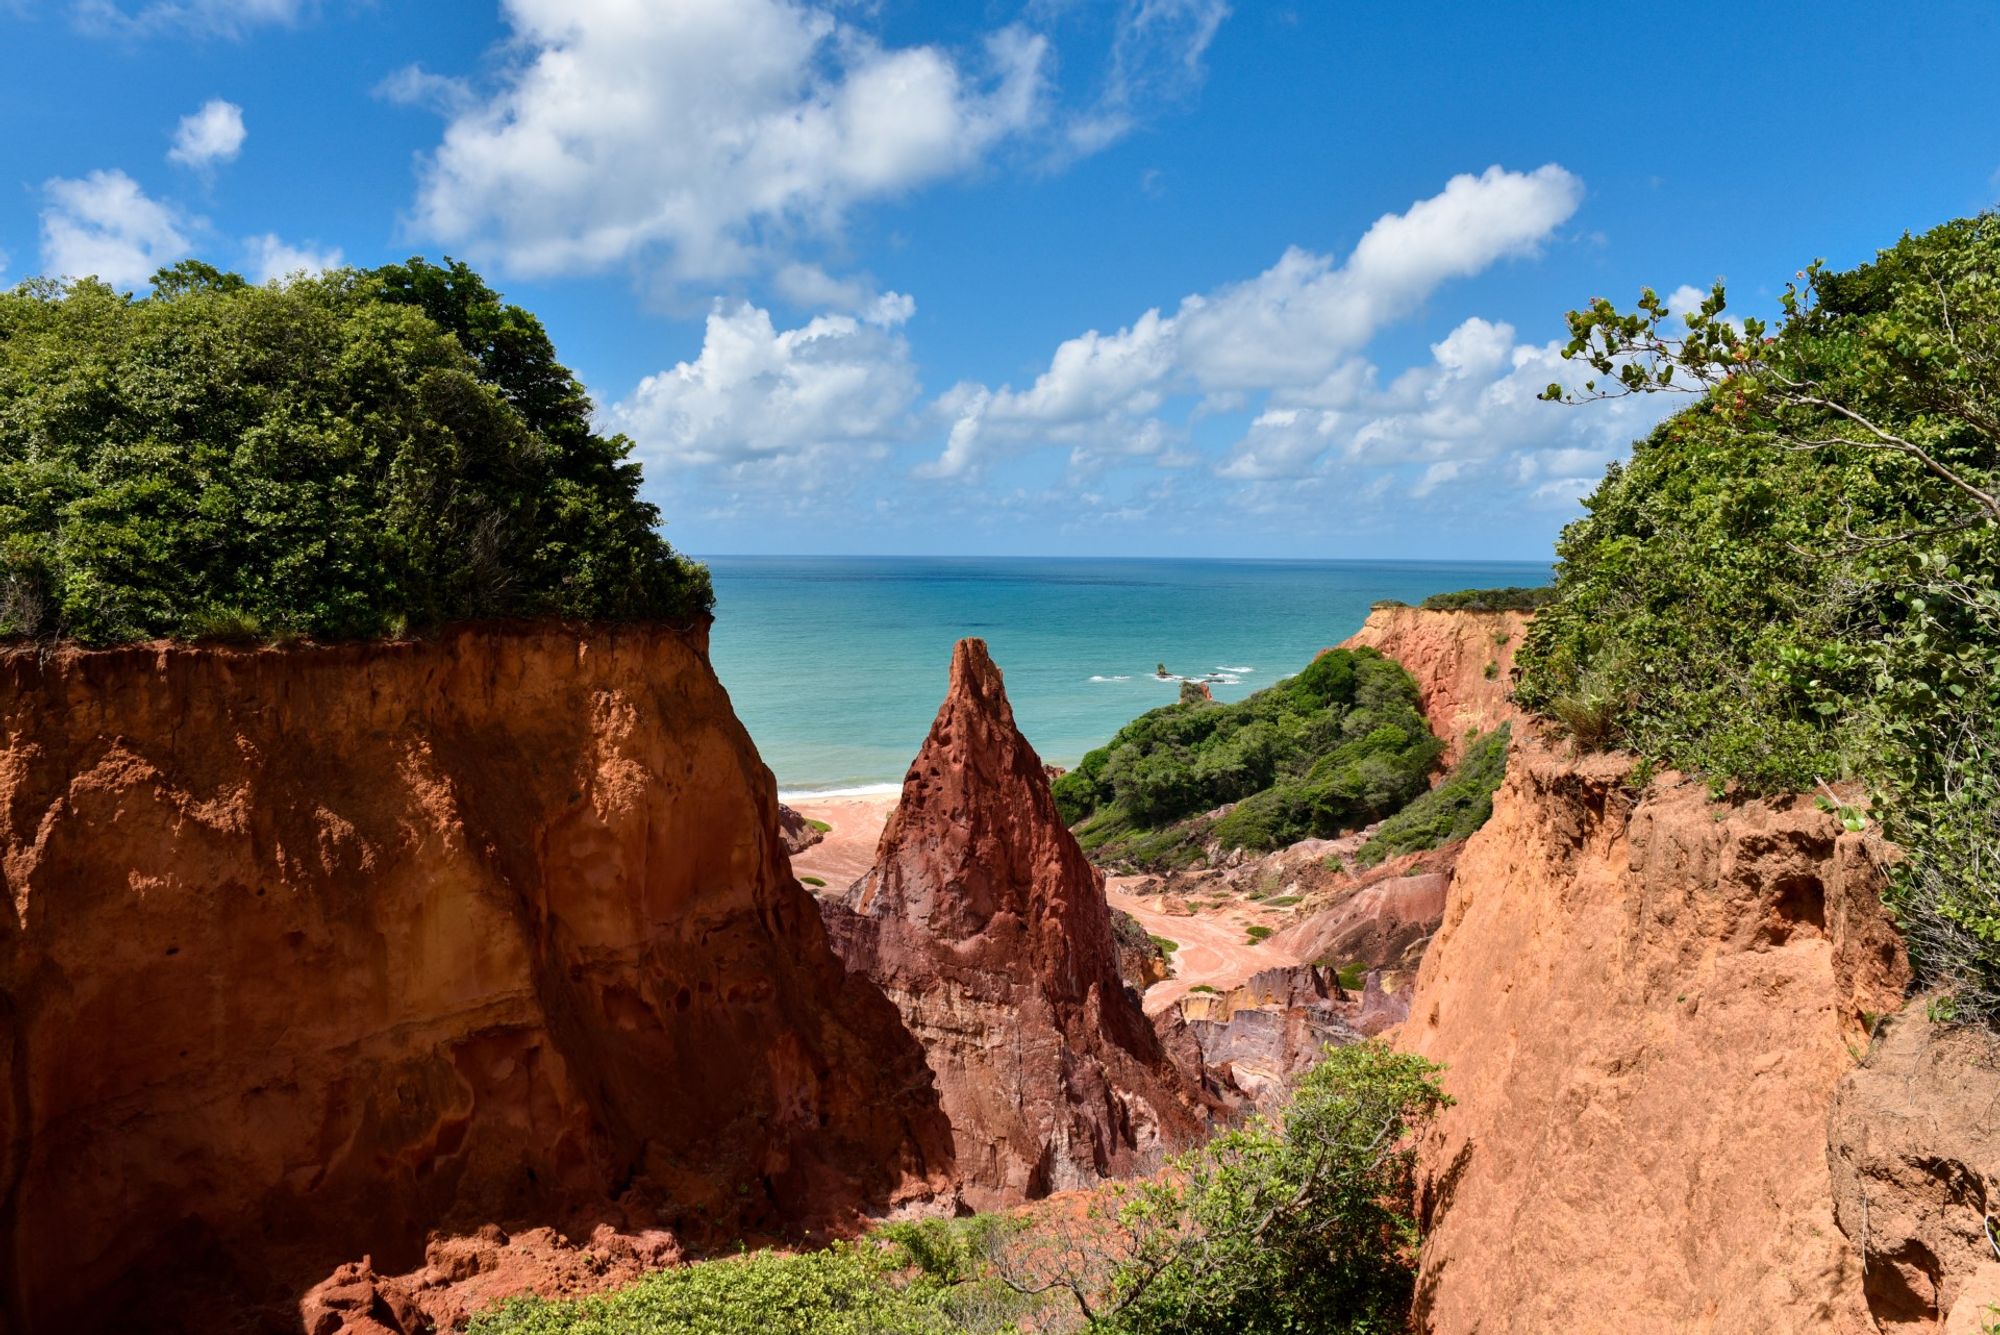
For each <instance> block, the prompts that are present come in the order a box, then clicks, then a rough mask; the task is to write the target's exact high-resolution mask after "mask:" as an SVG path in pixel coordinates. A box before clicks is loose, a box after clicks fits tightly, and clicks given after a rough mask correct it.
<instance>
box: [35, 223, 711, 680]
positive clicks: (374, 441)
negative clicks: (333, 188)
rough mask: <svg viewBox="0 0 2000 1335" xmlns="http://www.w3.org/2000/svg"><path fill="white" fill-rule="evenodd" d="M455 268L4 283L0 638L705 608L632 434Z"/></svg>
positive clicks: (370, 631)
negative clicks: (635, 454)
mask: <svg viewBox="0 0 2000 1335" xmlns="http://www.w3.org/2000/svg"><path fill="white" fill-rule="evenodd" d="M590 413H591V405H590V401H589V399H588V398H587V397H586V396H585V394H584V391H583V387H582V386H581V385H580V384H578V383H577V381H576V378H575V377H574V376H573V375H571V374H570V372H569V371H568V370H567V369H565V368H564V367H563V366H562V365H561V363H559V362H557V361H556V359H555V354H554V349H553V347H552V346H551V345H550V343H549V340H548V337H547V335H546V334H545V333H544V332H543V330H542V327H541V325H540V324H539V323H538V322H537V321H536V320H535V318H534V316H532V315H530V314H528V313H527V312H526V311H523V310H521V309H520V308H519V307H517V306H508V305H505V304H503V303H502V302H501V301H500V299H499V297H498V296H496V295H495V294H494V293H493V292H492V291H491V290H490V289H488V288H487V287H486V286H485V284H484V283H482V282H481V281H480V279H479V277H478V276H477V275H476V274H474V273H473V272H472V271H471V270H469V269H467V268H465V267H464V266H463V265H456V264H454V265H451V266H449V267H446V268H439V267H437V266H433V265H429V264H426V263H424V262H423V261H422V260H411V261H410V262H408V263H407V264H394V265H388V266H385V267H383V268H380V269H375V270H370V271H357V270H352V269H346V270H336V271H334V272H331V273H328V274H326V275H324V276H322V277H318V278H311V279H299V280H294V281H291V282H288V283H285V284H270V285H266V286H263V287H255V286H251V285H249V284H246V283H245V282H244V281H243V280H242V279H240V278H238V277H236V276H235V275H232V274H223V273H220V272H218V271H217V270H215V269H212V268H210V267H209V266H206V265H202V264H198V263H195V262H192V261H190V262H185V263H183V264H180V265H176V266H174V267H173V268H172V269H169V270H164V271H162V272H161V273H160V274H159V275H158V276H157V277H156V280H155V290H154V293H153V295H151V296H149V297H147V298H145V299H143V300H133V299H131V298H129V297H127V296H125V295H123V294H121V293H118V292H116V291H114V290H112V289H111V288H110V287H107V286H106V285H104V284H102V283H99V282H96V281H94V280H82V281H78V282H74V283H69V284H59V283H53V282H45V281H35V282H29V283H25V284H22V285H21V286H20V287H17V288H15V289H14V290H13V291H11V292H0V636H3V637H37V638H45V639H50V638H58V637H65V638H72V639H76V640H79V641H81V642H83V643H86V644H93V645H101V644H115V643H120V642H124V641H131V640H144V639H152V638H160V637H166V638H175V639H193V638H200V637H206V636H214V637H220V638H227V639H285V638H289V637H294V636H312V637H315V638H319V639H351V638H364V637H372V636H383V635H401V634H405V633H408V632H410V631H418V630H423V629H427V628H430V627H434V626H437V625H440V624H442V623H444V622H448V621H453V620H459V619H465V618H474V617H566V618H587V619H612V620H658V621H667V622H673V623H676V624H687V623H690V622H692V621H694V620H696V619H698V618H700V617H702V616H704V615H706V614H707V612H708V610H709V608H710V606H711V604H712V602H713V596H712V593H711V591H710V587H709V581H708V575H707V572H706V571H705V570H703V569H702V568H701V567H699V566H695V565H691V564H689V563H687V562H685V561H682V560H681V559H680V558H678V557H677V556H676V555H675V554H674V552H673V551H672V549H671V548H669V547H668V546H667V544H666V542H665V541H664V540H662V539H661V537H660V536H659V534H658V532H657V531H656V530H657V527H658V524H659V513H658V511H657V510H656V509H655V508H654V507H653V506H651V505H649V504H647V503H645V502H643V501H641V500H640V499H639V498H638V490H639V468H638V465H637V464H635V463H633V462H631V461H630V460H628V458H627V457H626V456H627V454H628V453H629V451H630V448H631V443H630V442H629V441H627V440H626V439H625V438H624V437H622V436H604V435H600V434H598V433H597V432H595V431H594V430H593V429H592V428H591V424H590Z"/></svg>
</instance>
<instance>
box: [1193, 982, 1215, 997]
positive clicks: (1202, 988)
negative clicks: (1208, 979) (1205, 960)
mask: <svg viewBox="0 0 2000 1335" xmlns="http://www.w3.org/2000/svg"><path fill="white" fill-rule="evenodd" d="M1188 991H1190V992H1206V993H1210V994H1212V995H1216V996H1220V995H1221V991H1220V989H1218V988H1213V987H1210V986H1209V985H1208V984H1207V983H1196V984H1195V985H1194V986H1193V987H1190V988H1189V989H1188Z"/></svg>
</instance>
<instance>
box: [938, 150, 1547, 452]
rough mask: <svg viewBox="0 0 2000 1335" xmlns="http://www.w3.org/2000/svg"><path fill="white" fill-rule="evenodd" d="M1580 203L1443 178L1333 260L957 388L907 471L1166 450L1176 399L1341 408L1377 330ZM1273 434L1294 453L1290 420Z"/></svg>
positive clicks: (1529, 179) (1087, 339) (1204, 297)
mask: <svg viewBox="0 0 2000 1335" xmlns="http://www.w3.org/2000/svg"><path fill="white" fill-rule="evenodd" d="M1582 197H1583V185H1582V182H1580V181H1579V180H1578V179H1577V178H1576V177H1575V176H1573V175H1571V174H1570V173H1569V172H1567V171H1565V170H1563V169H1562V168H1561V167H1559V166H1556V165H1555V164H1553V163H1551V164H1549V165H1548V166H1544V167H1541V168H1538V169H1536V170H1534V171H1531V172H1515V171H1508V170H1506V169H1504V168H1501V167H1497V166H1496V167H1491V168H1489V169H1487V170H1486V171H1485V172H1483V173H1481V174H1479V175H1477V176H1474V175H1470V174H1467V175H1462V176H1456V177H1453V178H1452V179H1451V180H1450V181H1449V182H1448V183H1447V184H1446V185H1445V188H1444V189H1443V190H1442V191H1441V192H1440V193H1438V194H1436V195H1433V196H1431V197H1430V198H1428V199H1423V200H1419V201H1417V202H1416V203H1415V204H1412V205H1411V206H1410V207H1409V208H1408V209H1407V210H1405V211H1404V212H1402V213H1390V214H1385V215H1384V216H1383V217H1381V218H1379V219H1377V220H1376V222H1375V223H1374V225H1373V226H1371V227H1370V228H1369V229H1368V231H1367V232H1366V233H1365V234H1364V235H1363V236H1362V238H1361V240H1360V241H1359V242H1358V243H1357V244H1356V245H1355V247H1354V249H1353V251H1352V252H1350V253H1349V254H1348V256H1347V257H1346V258H1345V259H1341V260H1336V259H1335V258H1334V257H1333V256H1330V255H1322V254H1316V253H1314V252H1311V251H1308V250H1304V249H1302V248H1299V247H1293V248H1291V249H1289V250H1287V251H1286V252H1285V253H1284V255H1282V256H1281V257H1280V258H1279V260H1278V262H1277V263H1276V264H1274V265H1272V266H1271V267H1270V268H1269V269H1266V270H1265V271H1264V272H1263V273H1261V274H1259V275H1257V276H1256V277H1254V278H1252V279H1249V280H1248V281H1245V282H1241V283H1236V284H1232V285H1229V286H1226V287H1223V288H1220V289H1217V290H1216V291H1213V292H1209V293H1203V294H1196V295H1192V296H1188V297H1184V298H1183V299H1182V300H1181V302H1180V305H1179V308H1178V309H1177V310H1176V311H1175V313H1174V314H1172V315H1162V314H1161V313H1160V312H1159V311H1158V310H1151V311H1147V312H1146V313H1145V314H1144V315H1142V316H1140V317H1139V318H1138V319H1137V320H1135V321H1134V322H1133V323H1132V324H1130V325H1128V326H1126V327H1124V328H1122V329H1119V330H1117V331H1116V332H1115V333H1111V334H1102V333H1099V332H1098V331H1096V330H1090V331H1088V332H1086V333H1084V334H1082V335H1079V336H1078V337H1076V338H1072V339H1069V340H1067V341H1065V342H1064V343H1063V344H1061V345H1060V346H1059V347H1058V348H1057V349H1056V351H1055V354H1054V355H1053V356H1052V357H1051V358H1050V362H1049V368H1048V370H1047V371H1045V372H1043V373H1041V374H1040V375H1039V376H1037V377H1036V380H1035V383H1034V384H1033V385H1032V386H1031V387H1029V388H1028V389H1026V390H1015V389H1012V388H1010V387H1004V386H1003V387H1001V388H999V389H988V388H986V387H984V386H980V385H961V386H959V387H957V388H956V389H955V390H954V391H952V393H951V395H949V396H948V397H947V401H946V406H947V407H948V408H949V409H951V410H952V422H951V425H950V427H949V429H948V432H947V436H946V441H945V446H944V449H943V451H942V452H941V453H940V454H939V455H938V457H937V458H936V459H934V460H932V461H930V462H929V463H927V464H925V465H923V466H922V468H921V470H920V471H921V472H922V473H923V474H925V475H927V476H933V477H954V476H959V475H962V474H966V473H968V472H972V471H976V470H977V468H978V467H979V466H980V464H981V461H982V459H983V458H984V457H985V456H986V455H987V454H989V453H990V452H992V451H993V450H994V449H996V448H1007V447H1014V448H1018V447H1021V446H1023V445H1032V444H1037V443H1072V444H1073V443H1075V442H1077V441H1078V440H1080V439H1084V438H1090V439H1103V440H1112V441H1127V442H1130V441H1135V440H1136V441H1148V440H1150V441H1154V442H1157V443H1159V444H1161V445H1163V446H1164V444H1165V443H1167V442H1168V440H1169V439H1170V438H1171V433H1170V432H1167V431H1165V430H1163V429H1162V428H1161V427H1160V425H1159V424H1158V423H1157V421H1155V420H1154V419H1153V418H1152V415H1153V414H1155V413H1156V412H1157V411H1158V410H1159V408H1160V406H1161V404H1162V403H1163V401H1165V400H1166V399H1167V398H1168V397H1169V396H1172V395H1176V394H1183V393H1194V392H1203V393H1206V394H1208V395H1211V396H1215V397H1217V398H1218V399H1221V398H1223V397H1227V396H1233V395H1242V394H1264V395H1267V396H1271V398H1272V399H1273V401H1274V402H1275V403H1277V404H1278V405H1279V406H1280V407H1284V406H1286V405H1287V404H1302V403H1311V402H1327V401H1330V400H1331V401H1335V402H1337V401H1340V400H1343V399H1346V398H1351V397H1352V396H1353V395H1354V394H1355V393H1356V392H1358V390H1359V388H1360V387H1361V385H1362V384H1363V383H1364V382H1366V381H1367V380H1368V379H1369V377H1370V375H1372V370H1371V368H1368V367H1367V366H1366V365H1365V364H1364V363H1360V362H1358V361H1357V354H1358V353H1359V352H1360V350H1361V349H1363V348H1364V347H1366V345H1367V344H1368V342H1369V341H1370V340H1371V339H1372V338H1373V337H1374V336H1375V334H1376V333H1377V332H1378V331H1380V330H1381V329H1382V328H1383V327H1384V326H1385V325H1387V324H1389V323H1391V322H1392V321H1394V320H1397V319H1400V318H1403V317H1406V316H1408V315H1409V314H1411V313H1412V312H1413V311H1415V310H1416V309H1417V308H1418V307H1419V306H1420V305H1421V304H1422V303H1423V302H1424V301H1425V300H1426V299H1427V298H1428V297H1429V296H1430V295H1431V294H1432V293H1433V292H1434V291H1435V290H1436V289H1437V288H1438V287H1439V286H1440V285H1441V284H1443V283H1445V282H1446V281H1448V280H1450V279H1454V278H1464V277H1469V276H1471V275H1473V274H1476V273H1478V272H1480V271H1481V270H1483V269H1485V268H1488V267H1490V266H1491V265H1492V264H1494V263H1496V262H1497V261H1499V260H1502V259H1506V258H1508V257H1510V256H1516V255H1523V254H1527V253H1530V252H1532V251H1533V250H1534V249H1535V248H1536V247H1537V246H1538V245H1539V244H1541V243H1542V242H1543V241H1545V240H1546V239H1547V238H1548V237H1549V236H1550V235H1551V234H1552V233H1553V232H1554V231H1555V229H1556V228H1557V227H1559V226H1561V225H1562V223H1563V222H1565V221H1566V220H1567V219H1568V218H1569V217H1570V216H1571V214H1573V213H1574V212H1575V211H1576V208H1577V205H1578V204H1579V203H1580V202H1581V200H1582ZM1467 337H1468V338H1470V337H1471V336H1470V335H1468V336H1467ZM1471 351H1472V349H1470V348H1468V349H1466V353H1467V355H1470V353H1471ZM1452 355H1457V354H1452ZM1266 416H1270V415H1269V414H1267V415H1266ZM1295 416H1296V415H1295ZM1262 420H1263V419H1260V421H1262ZM1272 420H1273V422H1274V423H1275V422H1276V421H1277V419H1276V418H1273V419H1272ZM1286 420H1287V422H1289V421H1290V419H1286ZM1324 425H1325V424H1324V422H1323V420H1320V419H1314V420H1313V421H1311V422H1310V423H1306V424H1305V427H1306V428H1309V429H1311V430H1322V429H1324ZM1282 435H1283V437H1284V439H1285V440H1286V442H1287V443H1286V445H1285V452H1286V453H1287V454H1288V457H1292V458H1296V457H1299V451H1300V450H1301V449H1302V448H1303V445H1302V443H1301V442H1302V440H1303V439H1304V438H1303V437H1302V436H1300V435H1299V434H1298V428H1297V424H1289V425H1286V426H1285V427H1284V430H1283V432H1282ZM1273 448H1274V449H1275V447H1273ZM1125 452H1127V453H1143V452H1144V451H1143V450H1137V449H1127V450H1126V451H1125Z"/></svg>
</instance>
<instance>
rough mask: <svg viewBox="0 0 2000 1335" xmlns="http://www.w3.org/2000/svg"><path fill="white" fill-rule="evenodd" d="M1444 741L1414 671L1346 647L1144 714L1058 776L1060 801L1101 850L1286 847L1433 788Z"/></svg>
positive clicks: (1127, 855) (1155, 861)
mask: <svg viewBox="0 0 2000 1335" xmlns="http://www.w3.org/2000/svg"><path fill="white" fill-rule="evenodd" d="M1442 749H1443V743H1441V742H1440V741H1438V739H1437V738H1436V737H1434V736H1432V735H1431V731H1430V727H1429V725H1428V724H1426V723H1425V721H1424V718H1423V715H1422V714H1421V713H1419V712H1418V710H1417V688H1416V683H1415V682H1413V681H1412V680H1411V679H1410V674H1409V673H1407V672H1405V671H1404V670H1403V669H1402V667H1401V666H1399V665H1398V664H1396V663H1395V662H1393V661H1391V660H1390V659H1387V658H1385V657H1383V656H1382V655H1381V654H1379V653H1377V652H1376V651H1375V650H1373V649H1352V650H1349V649H1335V650H1330V651H1328V652H1327V653H1324V654H1321V655H1320V656H1319V657H1318V658H1316V659H1314V660H1313V662H1312V663H1311V664H1310V665H1308V666H1307V667H1306V669H1305V670H1304V671H1303V672H1300V673H1299V674H1298V675H1297V676H1295V677H1292V678H1290V679H1289V680H1287V681H1283V682H1280V683H1278V684H1277V685H1275V686H1272V687H1269V688H1267V689H1265V690H1262V691H1259V692H1257V693H1256V694H1255V695H1252V696H1250V697H1249V698H1248V699H1245V700H1242V701H1239V702H1237V703H1235V704H1217V703H1214V702H1212V701H1207V700H1200V699H1192V700H1183V701H1182V702H1181V703H1178V704H1172V705H1168V706H1166V707H1164V708H1161V709H1155V710H1153V711H1152V712H1151V713H1148V714H1143V715H1141V716H1140V717H1139V718H1137V719H1134V720H1133V721H1132V722H1131V723H1129V724H1127V725H1126V726H1125V727H1124V728H1122V729H1120V730H1119V732H1118V734H1117V735H1116V736H1115V737H1113V738H1112V739H1111V742H1110V744H1109V745H1108V746H1104V747H1101V748H1099V749H1098V750H1095V751H1092V752H1091V753H1090V754H1089V755H1087V756H1085V757H1084V758H1083V760H1082V762H1081V763H1080V764H1079V765H1078V766H1077V767H1076V769H1074V770H1072V771H1071V772H1070V773H1068V774H1066V775H1064V776H1063V777H1062V778H1060V779H1058V780H1057V781H1056V785H1055V795H1056V803H1057V805H1058V807H1059V808H1060V809H1061V811H1062V813H1063V818H1064V819H1065V820H1067V821H1069V822H1071V823H1072V824H1073V825H1074V826H1075V827H1076V832H1077V837H1078V839H1079V840H1080V841H1081V842H1082V844H1083V846H1084V847H1085V848H1086V849H1089V850H1091V851H1092V852H1093V854H1095V855H1096V856H1098V857H1099V858H1102V859H1106V860H1114V861H1127V862H1131V863H1134V864H1136V865H1181V864H1185V863H1188V862H1192V861H1194V860H1195V859H1197V858H1198V857H1199V856H1200V854H1201V848H1202V845H1203V843H1204V842H1206V841H1207V840H1208V839H1215V840H1218V841H1220V842H1221V843H1222V844H1223V845H1225V846H1227V847H1233V848H1251V849H1268V848H1278V847H1282V846H1283V845H1285V844H1289V843H1294V842H1296V841H1298V840H1300V839H1305V838H1311V837H1315V836H1320V837H1324V836H1329V835H1334V834H1338V833H1340V832H1341V831H1343V830H1349V829H1354V828H1356V827H1358V826H1361V825H1366V824H1368V823H1369V822H1371V821H1374V820H1378V819H1380V818H1381V817H1383V816H1385V815H1387V814H1389V813H1390V812H1392V811H1395V810H1398V809H1399V808H1401V807H1402V806H1403V805H1404V804H1405V803H1407V802H1408V801H1409V800H1410V799H1411V798H1413V797H1415V796H1417V795H1418V794H1420V793H1423V792H1425V791H1427V789H1428V782H1427V776H1428V775H1429V773H1430V769H1431V766H1432V765H1433V764H1434V763H1435V762H1436V760H1437V757H1438V754H1439V753H1440V751H1442ZM1226 803H1235V804H1236V805H1235V806H1234V808H1233V809H1232V810H1231V811H1230V812H1229V813H1228V814H1227V815H1224V816H1222V817H1221V818H1220V819H1218V820H1215V821H1213V822H1210V821H1207V820H1206V819H1203V818H1202V816H1203V813H1206V812H1209V811H1212V810H1214V809H1215V808H1217V807H1219V806H1222V805H1224V804H1226Z"/></svg>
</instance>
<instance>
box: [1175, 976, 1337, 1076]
mask: <svg viewBox="0 0 2000 1335" xmlns="http://www.w3.org/2000/svg"><path fill="white" fill-rule="evenodd" d="M1179 1009H1180V1013H1181V1015H1182V1017H1183V1019H1184V1020H1185V1022H1186V1027H1187V1030H1188V1033H1189V1034H1190V1035H1191V1036H1192V1037H1193V1039H1194V1041H1195V1043H1196V1045H1197V1046H1198V1047H1199V1049H1200V1053H1201V1062H1202V1067H1203V1069H1204V1070H1210V1071H1214V1072H1215V1073H1216V1074H1217V1078H1218V1079H1219V1080H1222V1081H1226V1082H1227V1083H1228V1084H1229V1085H1230V1086H1232V1087H1233V1088H1234V1089H1236V1090H1238V1091H1240V1092H1241V1093H1242V1094H1243V1095H1244V1096H1245V1097H1246V1098H1247V1099H1249V1100H1250V1102H1251V1103H1252V1104H1254V1105H1255V1106H1256V1107H1257V1108H1258V1109H1259V1110H1261V1111H1263V1112H1266V1113H1275V1112H1277V1111H1278V1108H1279V1107H1280V1105H1282V1104H1283V1102H1284V1100H1285V1097H1286V1096H1287V1095H1288V1094H1289V1093H1290V1091H1291V1087H1292V1085H1293V1083H1294V1082H1295V1081H1296V1080H1297V1078H1298V1077H1299V1076H1301V1075H1303V1074H1305V1072H1306V1071H1308V1070H1310V1069H1311V1068H1312V1067H1313V1066H1314V1065H1316V1064H1317V1063H1318V1061H1319V1058H1320V1054H1321V1052H1322V1051H1323V1050H1324V1049H1325V1048H1326V1047H1327V1046H1328V1045H1329V1044H1333V1045H1336V1046H1338V1045H1344V1044H1348V1043H1355V1042H1359V1041H1360V1040H1361V1039H1362V1038H1363V1037H1365V1035H1364V1034H1363V1032H1362V1031H1361V1029H1360V1028H1359V1027H1358V1025H1357V1021H1358V1020H1359V1019H1360V1013H1361V999H1360V998H1359V997H1357V996H1350V995H1349V994H1347V993H1344V992H1343V991H1341V988H1340V984H1339V982H1338V981H1337V980H1336V979H1335V978H1334V977H1333V974H1332V973H1331V972H1330V971H1328V970H1324V969H1316V968H1314V967H1313V966H1312V965H1310V964H1298V965H1281V966H1279V967H1276V968H1271V969H1265V970H1264V971H1263V972H1261V973H1258V974H1255V975H1253V976H1252V977H1251V978H1250V979H1249V981H1247V982H1245V983H1244V984H1243V985H1242V986H1240V987H1234V988H1231V989H1230V990H1229V991H1227V992H1221V993H1202V992H1192V993H1189V994H1188V995H1187V996H1186V997H1184V998H1182V1000H1181V1003H1180V1007H1179Z"/></svg>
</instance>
